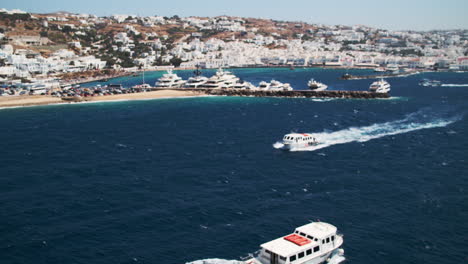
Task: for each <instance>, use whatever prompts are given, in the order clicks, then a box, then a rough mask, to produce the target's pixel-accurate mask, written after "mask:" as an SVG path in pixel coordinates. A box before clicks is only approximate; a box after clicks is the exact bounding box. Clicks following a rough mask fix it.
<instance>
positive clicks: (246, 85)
mask: <svg viewBox="0 0 468 264" xmlns="http://www.w3.org/2000/svg"><path fill="white" fill-rule="evenodd" d="M232 88H234V89H241V90H244V89H247V90H257V89H258V88H257V87H256V86H255V85H253V84H252V83H250V82H244V81H240V82H237V83H236V84H234V86H233V87H232Z"/></svg>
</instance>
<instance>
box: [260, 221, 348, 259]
mask: <svg viewBox="0 0 468 264" xmlns="http://www.w3.org/2000/svg"><path fill="white" fill-rule="evenodd" d="M341 244H342V237H341V236H340V235H337V229H336V227H335V226H333V225H331V224H328V223H323V222H314V223H310V224H307V225H303V226H301V227H298V228H296V230H295V231H294V233H292V234H290V235H287V236H285V237H281V238H278V239H275V240H273V241H270V242H267V243H265V244H262V245H261V250H260V253H259V256H258V257H257V259H258V260H259V261H260V262H261V263H262V264H290V263H297V264H300V263H305V262H308V261H310V260H312V259H315V258H318V257H322V256H323V255H324V254H327V253H330V252H332V251H333V250H334V249H336V248H337V247H339V246H340V245H341Z"/></svg>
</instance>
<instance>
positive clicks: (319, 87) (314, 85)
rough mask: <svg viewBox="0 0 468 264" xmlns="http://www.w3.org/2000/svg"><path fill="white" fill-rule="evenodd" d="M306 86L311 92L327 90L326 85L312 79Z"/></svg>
mask: <svg viewBox="0 0 468 264" xmlns="http://www.w3.org/2000/svg"><path fill="white" fill-rule="evenodd" d="M307 85H308V86H309V88H310V89H311V90H314V91H323V90H326V89H327V88H328V86H327V85H326V84H324V83H321V82H317V81H316V80H314V79H310V81H309V82H308V83H307Z"/></svg>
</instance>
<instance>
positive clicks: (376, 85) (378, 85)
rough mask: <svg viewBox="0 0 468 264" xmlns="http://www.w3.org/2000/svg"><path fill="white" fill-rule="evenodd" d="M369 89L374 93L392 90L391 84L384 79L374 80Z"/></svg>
mask: <svg viewBox="0 0 468 264" xmlns="http://www.w3.org/2000/svg"><path fill="white" fill-rule="evenodd" d="M369 90H370V91H371V92H374V93H388V92H390V84H389V83H388V82H387V81H385V80H384V79H380V80H379V81H375V82H373V83H372V84H371V85H370V86H369Z"/></svg>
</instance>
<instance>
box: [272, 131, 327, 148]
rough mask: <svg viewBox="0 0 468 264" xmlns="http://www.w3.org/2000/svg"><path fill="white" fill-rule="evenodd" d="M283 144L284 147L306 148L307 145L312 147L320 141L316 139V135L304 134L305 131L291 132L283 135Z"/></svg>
mask: <svg viewBox="0 0 468 264" xmlns="http://www.w3.org/2000/svg"><path fill="white" fill-rule="evenodd" d="M281 144H282V147H281V148H282V149H287V150H291V149H297V148H305V147H310V146H316V145H318V144H319V143H318V142H317V140H316V139H315V137H314V136H312V135H310V134H304V133H302V134H301V133H291V134H286V135H284V137H283V141H282V142H281Z"/></svg>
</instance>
